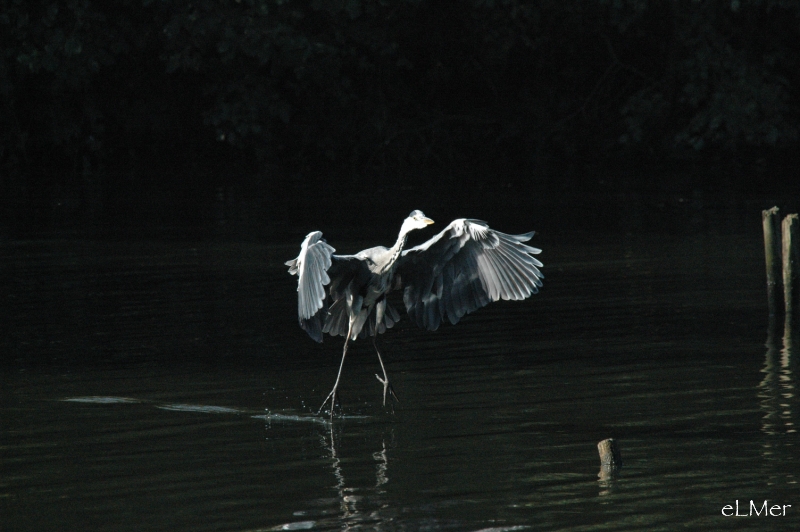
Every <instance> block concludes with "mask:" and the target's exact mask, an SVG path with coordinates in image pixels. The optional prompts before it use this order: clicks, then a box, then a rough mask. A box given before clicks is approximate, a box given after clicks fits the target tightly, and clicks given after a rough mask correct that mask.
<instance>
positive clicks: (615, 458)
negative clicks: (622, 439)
mask: <svg viewBox="0 0 800 532" xmlns="http://www.w3.org/2000/svg"><path fill="white" fill-rule="evenodd" d="M597 452H598V453H600V473H598V475H597V476H598V477H600V480H607V479H609V478H613V477H614V476H615V475H616V474H617V471H619V470H620V468H621V467H622V454H620V452H619V447H618V446H617V441H616V440H615V439H614V438H606V439H605V440H603V441H601V442H600V443H598V444H597Z"/></svg>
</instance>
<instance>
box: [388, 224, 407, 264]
mask: <svg viewBox="0 0 800 532" xmlns="http://www.w3.org/2000/svg"><path fill="white" fill-rule="evenodd" d="M407 236H408V233H407V232H405V231H400V234H399V235H398V236H397V242H395V243H394V246H392V247H391V248H389V252H390V253H391V255H390V257H389V262H388V263H387V264H386V266H384V267H383V271H384V272H386V271H389V270H390V269H391V268H392V266H394V263H395V262H397V259H399V258H400V254H401V253H402V252H403V247H405V245H406V237H407Z"/></svg>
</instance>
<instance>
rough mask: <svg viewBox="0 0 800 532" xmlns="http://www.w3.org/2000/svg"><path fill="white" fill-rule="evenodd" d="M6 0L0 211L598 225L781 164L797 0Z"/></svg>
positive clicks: (793, 182)
mask: <svg viewBox="0 0 800 532" xmlns="http://www.w3.org/2000/svg"><path fill="white" fill-rule="evenodd" d="M0 6H2V10H1V11H0V42H2V61H1V62H0V92H1V93H2V105H0V120H2V128H0V137H1V139H2V141H1V142H2V146H1V147H0V172H2V184H0V211H1V212H2V214H0V233H7V234H11V235H27V234H33V233H36V232H42V231H45V232H47V231H51V232H52V231H53V230H57V231H63V230H67V231H77V232H79V233H80V232H90V233H98V232H99V233H108V232H112V233H113V232H115V231H119V232H121V233H123V234H132V233H133V234H138V233H145V234H147V233H157V232H158V231H160V230H163V228H183V229H187V230H190V231H192V232H194V233H196V234H200V235H203V234H208V233H209V232H213V231H216V230H218V229H219V228H220V227H221V226H223V225H227V227H229V228H230V227H239V228H246V229H243V230H244V231H245V232H248V231H252V232H256V233H261V234H267V235H273V236H274V235H276V234H279V233H281V234H287V233H288V235H289V236H294V235H295V233H297V234H304V233H305V232H306V231H307V230H308V229H309V228H310V227H314V228H323V227H321V220H323V218H331V217H333V218H334V219H335V221H336V222H337V223H339V224H341V225H344V226H359V227H361V228H362V230H367V231H368V229H369V227H370V224H372V223H373V222H376V221H378V220H380V221H384V220H386V219H387V218H388V217H389V216H393V217H395V218H397V219H398V223H397V224H396V225H399V217H400V216H404V215H406V214H407V213H408V211H409V210H411V209H412V208H422V209H424V210H426V211H429V212H431V213H432V212H437V213H442V212H443V213H444V214H445V215H465V214H466V215H472V216H479V217H488V216H489V215H491V216H493V220H497V219H500V220H501V221H506V220H510V221H515V220H517V218H518V217H520V216H522V215H526V216H529V213H530V211H531V210H537V209H538V210H540V211H541V212H553V211H555V210H557V209H564V208H571V209H573V210H574V211H576V212H578V211H581V212H589V213H591V214H590V215H587V217H586V219H585V223H584V225H585V226H587V227H589V226H591V227H602V228H609V227H610V228H618V226H619V225H620V223H621V222H620V221H619V218H618V217H616V216H615V215H611V216H610V218H611V219H609V220H606V219H604V218H603V216H604V215H603V214H602V212H601V211H602V209H598V208H595V207H596V206H597V204H599V203H607V201H606V200H609V201H610V200H613V201H614V202H618V203H619V204H620V205H621V206H622V207H619V208H628V207H629V206H630V205H633V207H632V210H633V211H637V209H638V210H639V211H643V212H650V211H652V210H658V209H661V213H662V214H663V215H664V216H662V217H661V218H662V219H664V220H670V219H673V221H664V222H662V223H663V224H669V223H675V222H674V219H675V218H680V219H682V220H689V221H688V222H686V223H692V222H691V220H692V213H693V212H695V211H696V210H698V209H700V208H702V207H703V206H706V207H707V206H709V205H722V206H723V207H720V208H722V209H723V210H724V208H727V207H724V206H725V205H727V206H729V207H730V206H731V205H733V207H730V208H731V209H732V210H733V211H736V210H737V207H736V205H737V204H739V206H740V207H741V205H740V204H741V202H742V201H743V200H742V199H741V198H747V197H757V198H762V197H764V196H765V195H769V194H777V195H778V196H781V197H792V194H797V193H798V187H800V185H799V184H798V183H800V178H798V176H797V175H796V172H795V168H796V167H797V163H798V161H799V160H800V158H798V147H799V141H798V135H799V133H800V131H799V130H800V127H799V124H800V121H799V120H798V115H799V114H800V108H799V107H798V103H800V98H799V96H800V95H799V94H798V87H800V54H798V53H797V43H798V42H800V3H798V2H795V1H788V0H732V1H701V2H697V1H694V0H682V1H666V2H665V1H656V0H542V1H539V2H522V1H515V0H496V1H491V0H485V1H481V0H472V1H452V0H439V1H435V0H391V1H390V0H383V1H368V0H338V1H337V0H316V1H302V2H301V1H291V0H197V1H193V2H189V1H181V0H116V1H114V2H99V1H92V0H62V1H46V0H0ZM642 198H645V199H642ZM648 198H657V199H654V200H650V199H648ZM754 201H759V200H754ZM520 213H521V214H520ZM393 219H394V218H393ZM298 220H302V223H298ZM642 220H643V221H642ZM650 222H651V220H648V219H647V217H646V216H645V217H644V218H641V216H640V221H638V222H634V223H635V224H640V225H642V224H644V225H647V224H649V223H650ZM542 223H546V222H542ZM756 223H757V222H756ZM307 224H310V225H307ZM579 225H580V224H579ZM514 229H519V230H527V226H526V227H518V228H514ZM394 232H396V227H394V226H392V231H391V233H392V234H394Z"/></svg>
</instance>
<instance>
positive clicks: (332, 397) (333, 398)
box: [317, 387, 342, 419]
mask: <svg viewBox="0 0 800 532" xmlns="http://www.w3.org/2000/svg"><path fill="white" fill-rule="evenodd" d="M328 401H330V403H331V419H333V411H334V410H336V405H339V411H340V412H341V411H342V403H341V401H339V392H338V391H337V390H336V387H334V388H333V390H331V393H329V394H328V397H326V398H325V400H324V401H323V402H322V406H320V407H319V410H317V415H320V414H321V413H322V410H323V409H324V408H325V405H326V404H328Z"/></svg>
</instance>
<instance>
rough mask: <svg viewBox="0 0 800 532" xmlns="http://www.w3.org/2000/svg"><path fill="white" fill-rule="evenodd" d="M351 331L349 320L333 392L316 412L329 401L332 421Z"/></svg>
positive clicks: (351, 321)
mask: <svg viewBox="0 0 800 532" xmlns="http://www.w3.org/2000/svg"><path fill="white" fill-rule="evenodd" d="M352 329H353V320H350V327H348V329H347V338H345V339H344V349H342V362H341V363H340V364H339V374H338V375H336V383H335V384H334V385H333V390H331V393H329V394H328V397H326V398H325V400H324V401H323V402H322V406H320V407H319V410H318V411H317V415H319V414H320V412H322V409H323V408H325V405H326V404H327V403H328V400H329V399H330V401H331V419H333V411H334V409H335V408H336V402H337V400H338V394H337V393H336V390H337V389H338V388H339V379H341V378H342V368H343V367H344V357H346V356H347V345H348V343H350V331H352Z"/></svg>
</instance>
